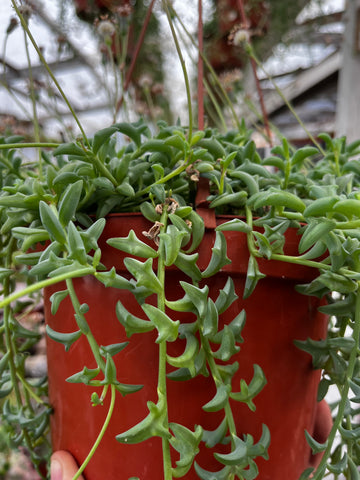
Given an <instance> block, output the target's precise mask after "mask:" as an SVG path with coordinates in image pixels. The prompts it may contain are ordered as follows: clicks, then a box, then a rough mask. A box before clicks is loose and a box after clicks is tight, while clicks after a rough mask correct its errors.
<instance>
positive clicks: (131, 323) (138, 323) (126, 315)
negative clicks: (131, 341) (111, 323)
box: [116, 300, 155, 338]
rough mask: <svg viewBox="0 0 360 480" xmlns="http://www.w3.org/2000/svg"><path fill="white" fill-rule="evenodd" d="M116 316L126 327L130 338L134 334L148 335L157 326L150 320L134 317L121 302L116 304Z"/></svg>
mask: <svg viewBox="0 0 360 480" xmlns="http://www.w3.org/2000/svg"><path fill="white" fill-rule="evenodd" d="M116 316H117V318H118V320H119V322H120V323H121V324H122V325H123V326H124V328H125V331H126V335H127V336H128V337H129V338H130V337H131V335H132V334H134V333H146V332H150V331H151V330H154V328H155V325H154V324H153V323H152V322H150V321H149V320H143V319H142V318H138V317H136V316H135V315H132V314H131V313H130V312H129V311H128V310H126V308H125V307H124V305H123V304H122V303H121V302H120V300H119V301H118V302H117V304H116Z"/></svg>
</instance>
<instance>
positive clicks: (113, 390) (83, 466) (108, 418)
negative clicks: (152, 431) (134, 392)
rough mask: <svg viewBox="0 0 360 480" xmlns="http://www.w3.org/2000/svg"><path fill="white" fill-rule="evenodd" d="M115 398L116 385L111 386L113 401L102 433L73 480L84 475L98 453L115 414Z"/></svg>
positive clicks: (111, 400)
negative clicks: (97, 450)
mask: <svg viewBox="0 0 360 480" xmlns="http://www.w3.org/2000/svg"><path fill="white" fill-rule="evenodd" d="M115 398H116V388H115V385H111V399H110V406H109V410H108V413H107V415H106V418H105V421H104V424H103V426H102V428H101V430H100V433H99V435H98V437H97V439H96V440H95V442H94V445H93V446H92V448H91V450H90V452H89V454H88V456H87V457H86V458H85V460H84V462H83V464H82V465H81V467H80V468H79V470H78V471H77V472H76V474H75V476H74V477H73V479H72V480H76V479H77V478H79V477H80V475H81V474H82V473H83V471H84V470H85V468H86V467H87V465H88V463H89V462H90V460H91V458H92V457H93V455H94V453H95V452H96V449H97V448H98V446H99V444H100V442H101V440H102V438H103V436H104V434H105V432H106V430H107V428H108V426H109V423H110V420H111V417H112V414H113V412H114V406H115Z"/></svg>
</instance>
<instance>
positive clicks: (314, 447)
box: [305, 430, 328, 455]
mask: <svg viewBox="0 0 360 480" xmlns="http://www.w3.org/2000/svg"><path fill="white" fill-rule="evenodd" d="M305 437H306V441H307V443H308V444H309V446H310V448H311V451H312V453H313V455H315V454H317V453H320V452H323V451H324V450H325V449H326V447H327V444H328V442H327V440H326V442H325V443H319V442H317V441H316V440H315V439H314V438H313V437H312V436H311V435H310V433H309V432H308V431H307V430H305Z"/></svg>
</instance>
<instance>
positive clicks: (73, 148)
mask: <svg viewBox="0 0 360 480" xmlns="http://www.w3.org/2000/svg"><path fill="white" fill-rule="evenodd" d="M53 155H54V157H56V156H58V155H76V156H80V157H85V156H86V152H85V150H84V149H83V148H81V147H79V146H78V145H76V144H75V143H62V144H61V145H59V146H58V147H56V148H55V150H54V151H53Z"/></svg>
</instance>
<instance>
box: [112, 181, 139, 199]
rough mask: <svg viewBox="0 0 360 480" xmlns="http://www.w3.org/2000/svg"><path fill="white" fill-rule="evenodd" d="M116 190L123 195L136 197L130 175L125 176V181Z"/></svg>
mask: <svg viewBox="0 0 360 480" xmlns="http://www.w3.org/2000/svg"><path fill="white" fill-rule="evenodd" d="M116 191H117V192H118V193H120V194H121V195H124V197H130V198H132V197H134V196H135V190H134V188H133V187H132V186H131V185H130V179H129V177H125V178H124V179H123V181H122V182H121V183H120V185H118V186H117V187H116Z"/></svg>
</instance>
